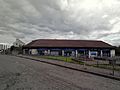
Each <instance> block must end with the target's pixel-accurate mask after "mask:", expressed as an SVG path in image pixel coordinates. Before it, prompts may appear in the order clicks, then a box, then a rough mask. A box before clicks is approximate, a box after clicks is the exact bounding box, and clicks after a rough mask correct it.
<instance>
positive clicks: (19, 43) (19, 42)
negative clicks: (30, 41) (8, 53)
mask: <svg viewBox="0 0 120 90" xmlns="http://www.w3.org/2000/svg"><path fill="white" fill-rule="evenodd" d="M23 45H25V43H23V42H22V41H21V40H19V39H16V41H15V42H14V43H13V46H15V47H20V46H23Z"/></svg>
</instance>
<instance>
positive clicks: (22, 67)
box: [0, 55, 120, 90]
mask: <svg viewBox="0 0 120 90" xmlns="http://www.w3.org/2000/svg"><path fill="white" fill-rule="evenodd" d="M0 90H120V81H117V80H112V79H108V78H104V77H100V76H95V75H92V74H88V73H84V72H79V71H74V70H70V69H67V68H63V67H59V66H54V65H50V64H45V63H41V62H37V61H32V60H29V59H23V58H19V57H15V56H6V55H0Z"/></svg>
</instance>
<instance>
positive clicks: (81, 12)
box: [0, 0, 120, 45]
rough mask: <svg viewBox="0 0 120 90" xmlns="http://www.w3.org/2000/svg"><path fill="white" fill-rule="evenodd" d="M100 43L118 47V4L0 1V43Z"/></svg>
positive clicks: (103, 0)
mask: <svg viewBox="0 0 120 90" xmlns="http://www.w3.org/2000/svg"><path fill="white" fill-rule="evenodd" d="M15 38H19V39H21V40H23V41H24V42H30V41H31V40H34V39H44V38H52V39H53V38H54V39H85V40H89V39H91V40H103V41H106V42H108V43H110V44H112V45H120V0H0V43H12V42H13V41H14V40H15Z"/></svg>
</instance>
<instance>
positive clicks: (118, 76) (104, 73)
mask: <svg viewBox="0 0 120 90" xmlns="http://www.w3.org/2000/svg"><path fill="white" fill-rule="evenodd" d="M20 56H21V57H24V58H31V59H36V60H40V61H43V62H48V63H52V64H57V65H61V66H65V67H70V68H73V69H78V70H81V71H85V72H88V73H93V74H98V75H100V76H105V77H108V78H113V79H117V80H120V71H114V76H113V75H112V74H113V70H108V69H102V68H96V67H92V66H86V65H79V64H74V63H68V62H63V61H59V60H50V59H41V58H38V57H35V56H25V55H24V56H23V55H20Z"/></svg>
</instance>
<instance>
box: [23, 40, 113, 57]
mask: <svg viewBox="0 0 120 90" xmlns="http://www.w3.org/2000/svg"><path fill="white" fill-rule="evenodd" d="M23 53H24V54H29V55H55V56H74V57H78V56H87V57H89V58H90V57H98V56H100V57H114V56H115V48H114V46H112V45H110V44H108V43H105V42H103V41H97V40H59V39H58V40H57V39H38V40H34V41H32V42H30V43H28V44H27V45H25V46H23Z"/></svg>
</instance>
